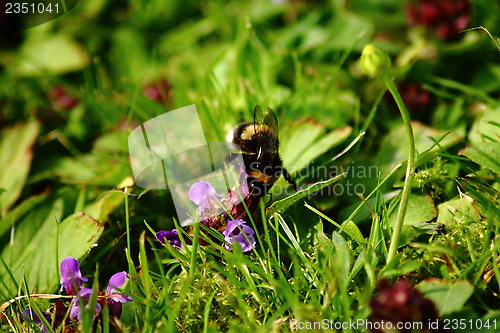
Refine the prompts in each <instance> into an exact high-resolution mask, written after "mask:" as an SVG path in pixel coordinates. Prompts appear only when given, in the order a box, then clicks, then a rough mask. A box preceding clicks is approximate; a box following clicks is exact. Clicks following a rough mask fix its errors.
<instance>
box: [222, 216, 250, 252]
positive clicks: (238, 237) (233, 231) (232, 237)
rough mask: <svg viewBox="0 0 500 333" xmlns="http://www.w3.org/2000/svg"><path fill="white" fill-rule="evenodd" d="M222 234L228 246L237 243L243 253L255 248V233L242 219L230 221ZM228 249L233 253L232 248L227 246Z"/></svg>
mask: <svg viewBox="0 0 500 333" xmlns="http://www.w3.org/2000/svg"><path fill="white" fill-rule="evenodd" d="M222 234H223V235H224V239H225V241H226V242H227V243H228V244H230V245H232V244H233V243H235V242H236V243H237V244H238V245H239V246H240V247H241V250H242V251H243V252H248V251H250V250H251V249H253V248H254V247H255V238H254V237H253V235H254V234H255V232H254V231H253V229H252V228H250V227H249V226H247V225H246V224H245V221H243V220H241V219H237V220H234V221H229V222H228V223H227V226H226V230H224V231H223V232H222ZM226 249H228V250H230V251H231V246H229V245H227V244H226Z"/></svg>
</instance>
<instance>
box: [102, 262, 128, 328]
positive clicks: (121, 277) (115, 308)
mask: <svg viewBox="0 0 500 333" xmlns="http://www.w3.org/2000/svg"><path fill="white" fill-rule="evenodd" d="M127 281H128V278H127V273H126V272H118V273H116V274H114V275H113V276H112V277H111V279H109V282H108V287H107V288H106V295H108V296H109V297H108V298H107V300H108V304H109V308H110V313H111V315H113V316H115V317H117V318H120V316H121V314H122V303H127V302H130V301H132V297H130V296H125V295H123V294H121V293H119V292H118V291H117V290H116V289H121V288H123V286H124V285H125V284H126V283H127Z"/></svg>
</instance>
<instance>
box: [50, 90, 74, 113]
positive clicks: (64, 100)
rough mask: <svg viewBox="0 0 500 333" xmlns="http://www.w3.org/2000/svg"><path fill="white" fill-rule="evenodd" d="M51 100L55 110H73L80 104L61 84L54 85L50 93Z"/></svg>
mask: <svg viewBox="0 0 500 333" xmlns="http://www.w3.org/2000/svg"><path fill="white" fill-rule="evenodd" d="M48 98H49V101H50V103H51V105H52V108H53V109H54V110H58V111H60V110H71V109H72V108H74V107H75V106H76V104H78V99H76V98H75V97H73V96H71V95H69V94H68V93H67V91H66V89H64V88H63V87H61V86H54V87H53V88H52V90H51V91H50V93H49V96H48Z"/></svg>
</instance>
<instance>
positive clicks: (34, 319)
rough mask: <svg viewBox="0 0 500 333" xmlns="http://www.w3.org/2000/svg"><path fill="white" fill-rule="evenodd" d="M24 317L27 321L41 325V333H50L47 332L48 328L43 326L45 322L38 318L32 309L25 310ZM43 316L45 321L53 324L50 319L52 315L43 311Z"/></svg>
mask: <svg viewBox="0 0 500 333" xmlns="http://www.w3.org/2000/svg"><path fill="white" fill-rule="evenodd" d="M22 315H23V317H24V319H25V320H27V321H30V322H31V321H32V322H34V323H35V324H38V325H41V326H40V331H41V332H43V333H48V332H49V331H48V330H47V327H45V326H44V325H43V322H42V320H41V319H40V318H39V317H38V315H37V314H36V312H35V311H33V310H31V309H26V310H24V312H23V313H22ZM42 315H43V316H44V317H45V319H46V320H47V321H48V322H49V323H51V318H50V313H47V312H43V311H42Z"/></svg>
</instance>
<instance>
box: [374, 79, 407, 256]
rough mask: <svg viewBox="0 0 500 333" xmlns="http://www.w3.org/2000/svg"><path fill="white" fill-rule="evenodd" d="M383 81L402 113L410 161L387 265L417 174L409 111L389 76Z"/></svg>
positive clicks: (395, 246) (397, 237) (394, 250)
mask: <svg viewBox="0 0 500 333" xmlns="http://www.w3.org/2000/svg"><path fill="white" fill-rule="evenodd" d="M382 80H383V81H384V83H385V85H386V86H387V89H389V91H390V92H391V94H392V96H393V97H394V100H395V101H396V104H397V105H398V108H399V112H400V113H401V117H402V118H403V124H404V126H405V130H406V136H407V137H408V161H407V165H406V176H405V182H404V186H403V194H402V195H401V201H400V203H399V210H398V215H397V218H396V225H395V226H394V230H393V231H392V236H391V245H390V247H389V254H388V255H387V263H389V262H390V261H391V260H392V259H393V258H394V256H395V255H396V251H397V249H398V244H399V236H400V235H401V229H402V227H403V219H404V216H405V211H406V206H407V205H408V198H409V196H410V191H411V184H412V182H413V176H414V174H415V140H414V138H413V129H412V126H411V120H410V115H409V114H408V110H406V107H405V105H404V103H403V99H402V98H401V95H399V92H398V90H397V89H396V86H395V85H394V82H393V81H392V79H391V78H390V77H389V76H388V75H387V74H383V75H382Z"/></svg>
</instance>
